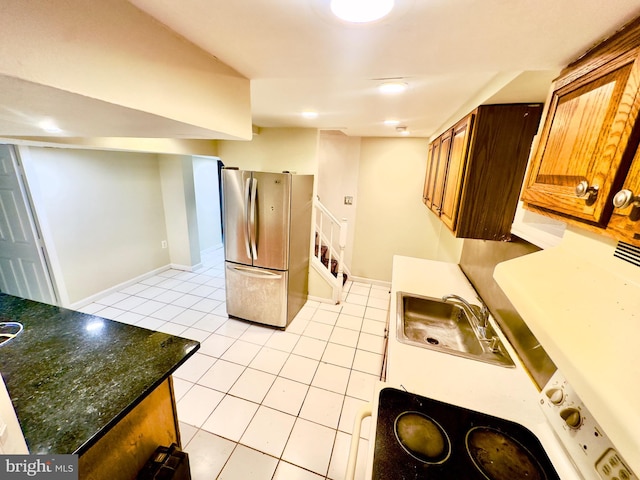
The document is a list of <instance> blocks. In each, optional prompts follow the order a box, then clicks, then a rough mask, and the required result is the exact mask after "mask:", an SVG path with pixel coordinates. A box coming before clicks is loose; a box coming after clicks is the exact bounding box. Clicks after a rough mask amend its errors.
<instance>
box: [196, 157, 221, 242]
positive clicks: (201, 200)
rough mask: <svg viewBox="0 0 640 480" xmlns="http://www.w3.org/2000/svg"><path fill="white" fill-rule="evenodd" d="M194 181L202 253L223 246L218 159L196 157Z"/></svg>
mask: <svg viewBox="0 0 640 480" xmlns="http://www.w3.org/2000/svg"><path fill="white" fill-rule="evenodd" d="M193 181H194V185H195V194H196V214H197V217H198V233H199V237H198V238H199V240H200V251H201V252H202V251H205V250H208V249H211V248H215V247H219V246H220V245H222V229H221V228H220V195H219V186H218V185H219V184H218V159H217V158H211V157H194V158H193Z"/></svg>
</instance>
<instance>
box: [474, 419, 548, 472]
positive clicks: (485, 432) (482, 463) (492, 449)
mask: <svg viewBox="0 0 640 480" xmlns="http://www.w3.org/2000/svg"><path fill="white" fill-rule="evenodd" d="M465 441H466V445H467V451H468V452H469V456H470V457H471V460H473V463H474V464H475V466H476V467H477V468H478V470H480V472H482V474H483V475H484V476H485V477H486V478H487V479H488V480H513V479H514V478H522V479H531V480H544V479H546V478H547V477H546V476H545V474H544V472H543V471H542V467H540V464H539V463H538V462H537V461H536V460H535V458H533V457H532V455H531V453H529V450H527V449H526V448H525V447H524V446H523V445H521V444H520V443H519V442H518V441H517V440H515V439H513V438H511V437H509V436H508V435H507V434H505V433H503V432H501V431H499V430H496V429H494V428H490V427H474V428H472V429H471V430H469V432H467V436H466V440H465Z"/></svg>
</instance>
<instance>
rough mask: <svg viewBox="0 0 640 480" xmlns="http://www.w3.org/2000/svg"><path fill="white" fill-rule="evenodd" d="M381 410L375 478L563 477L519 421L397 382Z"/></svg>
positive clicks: (380, 404)
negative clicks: (419, 392)
mask: <svg viewBox="0 0 640 480" xmlns="http://www.w3.org/2000/svg"><path fill="white" fill-rule="evenodd" d="M377 411H378V414H377V417H376V433H375V441H374V442H375V445H374V455H373V466H372V477H371V478H372V480H389V479H391V478H393V479H403V480H506V479H508V480H560V477H559V476H558V474H557V473H556V471H555V469H554V468H553V465H552V464H551V461H550V460H549V457H548V456H547V455H546V453H545V451H544V448H543V447H542V444H541V443H540V441H539V440H538V439H537V438H536V437H535V435H534V434H533V433H532V432H531V431H529V430H528V429H527V428H525V427H524V426H522V425H520V424H517V423H514V422H511V421H509V420H506V419H502V418H498V417H494V416H491V415H486V414H484V413H481V412H476V411H473V410H469V409H466V408H463V407H459V406H456V405H452V404H449V403H444V402H440V401H438V400H435V399H431V398H427V397H423V396H421V395H416V394H413V393H409V392H406V391H402V390H398V389H395V388H383V389H382V390H380V396H379V402H378V409H377ZM496 434H498V435H496ZM500 434H501V435H502V437H500ZM496 437H498V438H496ZM514 439H515V440H514ZM496 452H497V453H496ZM491 462H493V463H491ZM495 464H500V465H501V468H502V470H496V467H494V465H495Z"/></svg>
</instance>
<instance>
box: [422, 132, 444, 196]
mask: <svg viewBox="0 0 640 480" xmlns="http://www.w3.org/2000/svg"><path fill="white" fill-rule="evenodd" d="M439 152H440V142H439V141H435V140H434V141H433V142H431V143H430V144H429V151H428V153H427V170H426V173H425V176H424V189H423V190H422V201H423V202H424V204H425V205H426V206H427V207H429V208H431V205H433V189H434V188H435V178H436V168H437V165H438V154H439Z"/></svg>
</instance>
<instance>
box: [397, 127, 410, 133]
mask: <svg viewBox="0 0 640 480" xmlns="http://www.w3.org/2000/svg"><path fill="white" fill-rule="evenodd" d="M396 132H398V133H399V134H400V135H409V133H410V132H409V130H407V127H406V126H404V125H401V126H398V127H396Z"/></svg>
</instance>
